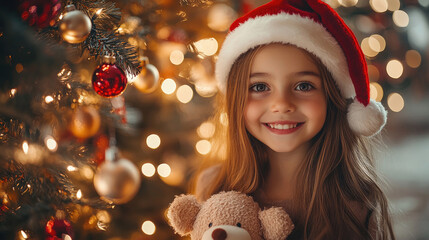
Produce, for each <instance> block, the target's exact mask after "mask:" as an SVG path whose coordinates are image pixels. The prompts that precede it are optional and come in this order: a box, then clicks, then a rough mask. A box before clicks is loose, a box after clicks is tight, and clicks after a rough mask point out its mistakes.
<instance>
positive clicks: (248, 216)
mask: <svg viewBox="0 0 429 240" xmlns="http://www.w3.org/2000/svg"><path fill="white" fill-rule="evenodd" d="M167 216H168V218H169V220H170V224H171V226H172V227H173V228H174V230H175V231H176V233H178V234H180V235H181V236H186V235H189V234H190V235H191V239H192V240H226V239H233V240H262V239H265V240H284V239H286V237H287V236H288V235H289V234H290V233H291V232H292V229H293V228H294V225H293V223H292V221H291V219H290V218H289V215H288V214H287V213H286V212H285V211H284V210H283V209H282V208H280V207H272V208H269V209H265V210H261V209H260V207H259V206H258V204H257V203H256V202H255V201H254V200H253V199H252V197H250V196H247V195H246V194H243V193H240V192H236V191H228V192H220V193H217V194H214V195H213V196H211V197H210V198H209V199H208V200H207V201H205V202H203V203H199V202H198V201H197V199H196V198H195V196H193V195H180V196H176V198H175V199H174V201H173V202H172V203H171V205H170V207H169V209H168V214H167Z"/></svg>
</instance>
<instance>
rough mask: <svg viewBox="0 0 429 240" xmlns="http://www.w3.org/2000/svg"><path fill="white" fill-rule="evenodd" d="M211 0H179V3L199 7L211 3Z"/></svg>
mask: <svg viewBox="0 0 429 240" xmlns="http://www.w3.org/2000/svg"><path fill="white" fill-rule="evenodd" d="M212 4H213V1H212V0H180V5H182V6H190V7H201V6H209V5H212Z"/></svg>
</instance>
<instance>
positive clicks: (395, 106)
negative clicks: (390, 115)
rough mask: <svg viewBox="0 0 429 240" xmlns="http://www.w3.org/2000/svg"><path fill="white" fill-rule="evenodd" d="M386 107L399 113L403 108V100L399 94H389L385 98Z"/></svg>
mask: <svg viewBox="0 0 429 240" xmlns="http://www.w3.org/2000/svg"><path fill="white" fill-rule="evenodd" d="M387 105H388V106H389V108H390V109H391V110H392V111H394V112H400V111H401V110H402V109H403V108H404V105H405V103H404V98H402V96H401V95H400V94H399V93H391V94H389V96H388V97H387Z"/></svg>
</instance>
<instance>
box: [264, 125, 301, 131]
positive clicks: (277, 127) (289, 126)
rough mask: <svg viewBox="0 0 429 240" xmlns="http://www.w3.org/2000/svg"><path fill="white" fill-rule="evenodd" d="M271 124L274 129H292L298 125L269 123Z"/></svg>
mask: <svg viewBox="0 0 429 240" xmlns="http://www.w3.org/2000/svg"><path fill="white" fill-rule="evenodd" d="M268 125H269V126H270V128H274V129H280V130H283V129H291V128H296V126H297V125H298V124H297V123H295V124H284V125H283V124H268Z"/></svg>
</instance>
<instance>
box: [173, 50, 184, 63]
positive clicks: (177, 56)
mask: <svg viewBox="0 0 429 240" xmlns="http://www.w3.org/2000/svg"><path fill="white" fill-rule="evenodd" d="M184 59H185V55H184V54H183V52H182V51H180V50H174V51H172V52H171V53H170V62H171V63H172V64H174V65H180V64H181V63H182V62H183V60H184Z"/></svg>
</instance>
